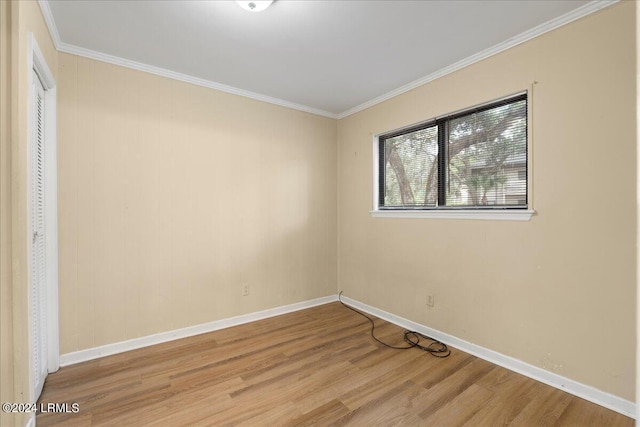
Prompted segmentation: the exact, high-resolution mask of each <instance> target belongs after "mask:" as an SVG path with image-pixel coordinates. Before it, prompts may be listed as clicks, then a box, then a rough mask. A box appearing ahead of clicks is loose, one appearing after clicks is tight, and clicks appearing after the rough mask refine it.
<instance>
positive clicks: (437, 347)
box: [338, 291, 451, 357]
mask: <svg viewBox="0 0 640 427" xmlns="http://www.w3.org/2000/svg"><path fill="white" fill-rule="evenodd" d="M338 301H340V304H342V305H344V306H345V307H347V308H348V309H349V310H351V311H355V312H356V313H358V314H359V315H360V316H363V317H365V318H366V319H367V320H368V321H369V323H371V337H372V338H373V339H374V340H376V341H378V342H379V343H380V344H382V345H384V346H385V347H389V348H393V349H395V350H408V349H410V348H419V349H420V350H423V351H426V352H428V353H429V354H430V355H432V356H434V357H448V356H449V355H450V354H451V350H449V348H448V347H447V345H446V344H445V343H442V342H440V341H438V340H436V339H433V338H431V337H428V336H426V335H424V334H421V333H420V332H415V331H409V330H405V331H404V341H405V342H406V343H407V344H408V345H407V346H405V347H397V346H395V345H391V344H387V343H386V342H383V341H381V340H379V339H378V338H377V337H376V336H375V334H374V330H375V328H376V325H375V323H373V319H372V318H371V317H369V316H367V315H366V314H364V313H363V312H361V311H359V310H356V309H355V308H353V307H350V306H348V305H347V304H345V303H344V302H342V291H340V293H339V294H338ZM420 339H425V340H429V341H431V343H429V344H428V345H423V344H420Z"/></svg>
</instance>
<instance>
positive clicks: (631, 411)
mask: <svg viewBox="0 0 640 427" xmlns="http://www.w3.org/2000/svg"><path fill="white" fill-rule="evenodd" d="M342 301H343V302H344V303H345V304H347V305H349V306H351V307H353V308H357V309H358V310H360V311H363V312H365V313H369V314H372V315H374V316H376V317H378V318H380V319H384V320H386V321H387V322H391V323H394V324H396V325H398V326H401V327H403V328H405V329H408V330H411V331H416V332H420V333H422V334H424V335H427V336H430V337H433V338H435V339H437V340H438V341H442V342H443V343H445V344H447V345H450V346H451V347H455V348H457V349H459V350H462V351H464V352H466V353H469V354H472V355H474V356H477V357H479V358H481V359H484V360H486V361H489V362H491V363H495V364H496V365H499V366H502V367H503V368H507V369H509V370H511V371H514V372H517V373H519V374H522V375H525V376H527V377H529V378H532V379H534V380H536V381H540V382H542V383H545V384H547V385H550V386H552V387H555V388H558V389H560V390H563V391H566V392H567V393H570V394H573V395H575V396H578V397H580V398H582V399H585V400H588V401H590V402H593V403H595V404H597V405H600V406H604V407H605V408H608V409H611V410H613V411H616V412H619V413H621V414H623V415H626V416H627V417H631V418H635V416H636V404H635V403H633V402H630V401H628V400H626V399H623V398H621V397H618V396H614V395H613V394H610V393H606V392H604V391H602V390H598V389H597V388H594V387H591V386H588V385H585V384H582V383H579V382H577V381H574V380H571V379H569V378H566V377H563V376H561V375H558V374H554V373H553V372H549V371H547V370H544V369H542V368H539V367H537V366H533V365H530V364H528V363H525V362H523V361H521V360H518V359H514V358H513V357H509V356H505V355H504V354H501V353H498V352H496V351H493V350H489V349H487V348H484V347H481V346H479V345H476V344H472V343H470V342H468V341H465V340H462V339H460V338H456V337H454V336H452V335H449V334H446V333H444V332H440V331H438V330H435V329H432V328H429V327H427V326H424V325H421V324H419V323H416V322H413V321H411V320H408V319H405V318H402V317H399V316H396V315H394V314H391V313H388V312H386V311H383V310H380V309H378V308H375V307H372V306H370V305H367V304H364V303H361V302H359V301H356V300H354V299H351V298H348V297H345V296H343V297H342Z"/></svg>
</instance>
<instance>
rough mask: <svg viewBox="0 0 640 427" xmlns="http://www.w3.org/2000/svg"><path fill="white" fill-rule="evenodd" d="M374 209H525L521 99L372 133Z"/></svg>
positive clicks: (524, 104) (524, 109)
mask: <svg viewBox="0 0 640 427" xmlns="http://www.w3.org/2000/svg"><path fill="white" fill-rule="evenodd" d="M378 157H379V161H380V164H379V179H380V182H379V206H380V208H381V209H385V208H386V209H436V208H447V207H450V208H503V209H506V208H526V207H527V97H526V94H525V95H519V96H516V97H513V98H509V99H507V100H502V101H500V102H497V103H493V104H490V105H487V106H483V107H480V108H475V109H470V110H467V111H464V112H462V113H457V114H455V115H451V116H448V117H444V118H441V119H437V120H432V121H430V122H427V123H426V124H423V125H420V126H415V127H412V128H408V129H405V130H402V131H399V132H394V133H391V134H386V135H382V136H380V137H379V153H378Z"/></svg>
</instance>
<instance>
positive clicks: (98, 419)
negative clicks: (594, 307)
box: [37, 303, 633, 427]
mask: <svg viewBox="0 0 640 427" xmlns="http://www.w3.org/2000/svg"><path fill="white" fill-rule="evenodd" d="M376 334H377V335H378V336H379V337H381V338H382V339H384V340H386V341H387V342H389V343H392V344H396V345H400V344H402V343H403V341H402V330H401V329H400V328H398V327H397V326H395V325H392V324H389V323H387V322H385V321H383V320H379V319H376ZM40 402H41V403H73V402H75V403H78V404H79V408H80V411H79V412H78V413H76V414H74V413H52V412H48V413H41V414H38V417H37V425H38V426H40V427H42V426H62V425H64V426H94V425H95V426H102V425H104V426H107V425H116V426H187V425H188V426H227V425H228V426H328V425H336V426H343V425H348V426H399V425H402V426H421V425H425V426H426V425H428V426H502V425H513V426H580V427H585V426H597V427H602V426H632V425H633V421H632V420H631V419H630V418H627V417H625V416H622V415H620V414H618V413H615V412H613V411H610V410H608V409H605V408H602V407H600V406H598V405H595V404H593V403H590V402H587V401H585V400H582V399H580V398H577V397H575V396H572V395H570V394H567V393H564V392H562V391H560V390H557V389H555V388H552V387H549V386H547V385H544V384H542V383H539V382H537V381H534V380H531V379H529V378H527V377H524V376H522V375H519V374H516V373H514V372H511V371H509V370H507V369H504V368H501V367H499V366H496V365H493V364H491V363H489V362H486V361H484V360H482V359H478V358H476V357H474V356H471V355H469V354H466V353H464V352H462V351H459V350H457V349H452V353H451V356H450V357H449V358H446V359H438V358H435V357H432V356H430V355H429V354H427V353H425V352H423V351H420V350H417V349H411V350H392V349H389V348H386V347H383V346H382V345H380V344H378V343H376V342H375V341H373V340H372V339H371V337H370V335H369V323H368V322H367V320H366V319H364V318H363V317H361V316H359V315H358V314H356V313H354V312H352V311H351V310H348V309H347V308H345V307H343V306H341V305H340V304H339V303H331V304H326V305H323V306H319V307H315V308H311V309H307V310H303V311H298V312H295V313H290V314H285V315H282V316H278V317H274V318H270V319H266V320H261V321H258V322H254V323H250V324H246V325H242V326H237V327H234V328H229V329H225V330H221V331H216V332H211V333H208V334H203V335H198V336H195V337H191V338H185V339H181V340H177V341H173V342H170V343H165V344H160V345H156V346H153V347H147V348H144V349H140V350H135V351H130V352H127V353H122V354H117V355H114V356H109V357H104V358H102V359H98V360H93V361H89V362H85V363H81V364H77V365H73V366H68V367H64V368H61V369H60V370H59V371H58V372H56V373H54V374H50V375H49V377H48V378H47V381H46V383H45V386H44V391H43V393H42V397H41V398H40Z"/></svg>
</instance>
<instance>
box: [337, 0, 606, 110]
mask: <svg viewBox="0 0 640 427" xmlns="http://www.w3.org/2000/svg"><path fill="white" fill-rule="evenodd" d="M618 1H619V0H595V1H592V2H590V3H587V4H585V5H584V6H581V7H579V8H577V9H575V10H572V11H571V12H569V13H566V14H564V15H561V16H559V17H557V18H554V19H552V20H550V21H547V22H545V23H543V24H540V25H538V26H537V27H533V28H532V29H530V30H527V31H525V32H524V33H520V34H518V35H517V36H515V37H512V38H510V39H508V40H506V41H504V42H502V43H498V44H497V45H495V46H492V47H490V48H488V49H485V50H483V51H480V52H478V53H476V54H474V55H471V56H469V57H467V58H465V59H463V60H461V61H458V62H456V63H454V64H451V65H449V66H447V67H444V68H441V69H439V70H438V71H436V72H434V73H431V74H429V75H426V76H424V77H422V78H419V79H418V80H414V81H412V82H410V83H407V84H406V85H404V86H400V87H399V88H397V89H394V90H392V91H390V92H387V93H385V94H383V95H380V96H378V97H376V98H373V99H371V100H369V101H366V102H363V103H362V104H360V105H356V106H355V107H353V108H350V109H348V110H346V111H343V112H342V113H340V114H338V119H344V118H345V117H348V116H350V115H352V114H355V113H358V112H360V111H362V110H365V109H367V108H370V107H373V106H374V105H377V104H380V103H381V102H384V101H386V100H388V99H391V98H394V97H396V96H398V95H401V94H403V93H405V92H408V91H410V90H412V89H415V88H417V87H419V86H422V85H424V84H426V83H429V82H431V81H433V80H436V79H439V78H440V77H444V76H446V75H447V74H451V73H453V72H455V71H458V70H460V69H462V68H464V67H467V66H469V65H471V64H475V63H476V62H479V61H482V60H483V59H486V58H489V57H490V56H493V55H495V54H498V53H500V52H503V51H505V50H507V49H510V48H512V47H514V46H517V45H519V44H521V43H524V42H526V41H528V40H531V39H533V38H535V37H538V36H540V35H542V34H544V33H547V32H549V31H551V30H555V29H556V28H558V27H561V26H563V25H566V24H568V23H570V22H573V21H575V20H576V19H580V18H582V17H584V16H587V15H590V14H592V13H594V12H597V11H599V10H601V9H604V8H605V7H609V6H611V5H612V4H615V3H618Z"/></svg>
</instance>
